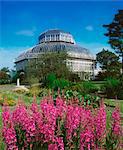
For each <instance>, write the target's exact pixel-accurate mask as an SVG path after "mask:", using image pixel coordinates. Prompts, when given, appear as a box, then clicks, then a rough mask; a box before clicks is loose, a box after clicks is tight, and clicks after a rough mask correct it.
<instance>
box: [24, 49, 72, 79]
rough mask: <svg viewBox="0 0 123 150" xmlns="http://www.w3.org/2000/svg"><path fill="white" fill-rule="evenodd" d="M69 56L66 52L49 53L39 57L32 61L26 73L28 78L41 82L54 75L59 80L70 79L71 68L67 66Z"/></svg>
mask: <svg viewBox="0 0 123 150" xmlns="http://www.w3.org/2000/svg"><path fill="white" fill-rule="evenodd" d="M67 58H68V55H67V53H66V52H47V53H44V54H41V55H39V56H38V58H36V59H33V60H30V62H29V63H28V66H27V69H26V72H27V74H28V76H29V77H30V76H32V77H34V78H37V79H39V80H44V79H46V77H47V76H48V75H49V74H51V73H54V74H55V75H56V77H57V78H65V79H68V78H69V75H70V71H69V68H68V67H67V66H66V60H67Z"/></svg>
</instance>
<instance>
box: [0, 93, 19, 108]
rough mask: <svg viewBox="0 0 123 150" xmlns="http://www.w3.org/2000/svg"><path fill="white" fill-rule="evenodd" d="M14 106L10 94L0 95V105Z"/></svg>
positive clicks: (12, 97)
mask: <svg viewBox="0 0 123 150" xmlns="http://www.w3.org/2000/svg"><path fill="white" fill-rule="evenodd" d="M4 104H5V105H8V106H14V105H16V101H15V98H14V96H13V95H12V94H9V93H8V94H6V93H0V105H2V106H3V105H4Z"/></svg>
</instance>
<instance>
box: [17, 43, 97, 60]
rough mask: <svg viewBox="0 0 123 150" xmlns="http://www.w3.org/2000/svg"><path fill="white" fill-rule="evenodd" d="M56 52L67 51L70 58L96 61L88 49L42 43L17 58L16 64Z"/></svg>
mask: <svg viewBox="0 0 123 150" xmlns="http://www.w3.org/2000/svg"><path fill="white" fill-rule="evenodd" d="M56 51H59V52H60V51H66V52H67V53H68V54H69V56H71V57H74V58H83V59H91V60H94V57H93V56H92V55H91V53H90V52H89V50H88V49H86V48H83V47H81V46H79V45H76V44H70V43H65V42H48V43H41V44H38V45H36V46H35V47H33V48H31V49H29V50H27V51H26V52H25V53H23V54H21V55H20V56H19V57H17V58H16V60H15V62H18V61H21V60H24V59H30V58H36V57H37V56H38V54H40V53H45V52H56Z"/></svg>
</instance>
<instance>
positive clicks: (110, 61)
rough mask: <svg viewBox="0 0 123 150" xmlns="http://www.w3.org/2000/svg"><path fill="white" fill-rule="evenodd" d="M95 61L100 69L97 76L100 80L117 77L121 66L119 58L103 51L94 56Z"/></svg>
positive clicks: (107, 51)
mask: <svg viewBox="0 0 123 150" xmlns="http://www.w3.org/2000/svg"><path fill="white" fill-rule="evenodd" d="M96 61H97V63H99V65H100V68H101V69H102V72H100V73H99V74H98V75H99V76H100V77H101V78H106V77H109V76H113V77H118V76H119V75H120V66H121V65H120V62H119V57H118V56H117V55H116V54H114V53H113V52H110V51H109V50H105V49H103V50H102V51H101V52H99V53H97V54H96Z"/></svg>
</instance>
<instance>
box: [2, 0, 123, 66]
mask: <svg viewBox="0 0 123 150" xmlns="http://www.w3.org/2000/svg"><path fill="white" fill-rule="evenodd" d="M0 7H1V9H0V10H1V11H0V68H1V67H4V66H8V67H10V68H13V66H14V63H13V60H14V58H15V57H17V56H18V55H19V54H20V53H21V52H23V51H24V50H26V49H28V48H29V47H32V46H33V45H35V44H37V43H38V35H39V34H40V33H41V32H43V31H45V30H47V29H53V28H59V29H63V30H65V31H69V32H71V34H72V35H73V36H74V38H75V41H76V42H77V43H78V44H80V45H81V46H83V47H86V48H89V49H90V51H91V52H92V53H93V54H96V53H97V52H99V51H100V50H101V49H102V48H103V47H104V48H109V49H110V46H109V45H108V44H107V38H106V37H105V36H104V33H105V32H106V30H105V29H104V28H103V27H102V25H103V24H108V23H110V22H112V20H113V17H114V14H116V13H117V11H118V9H123V1H113V0H112V1H92V0H91V1H60V2H58V1H54V2H53V1H51V0H50V1H45V2H43V1H24V0H23V1H17V0H16V1H11V0H10V1H6V0H4V1H1V0H0Z"/></svg>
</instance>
